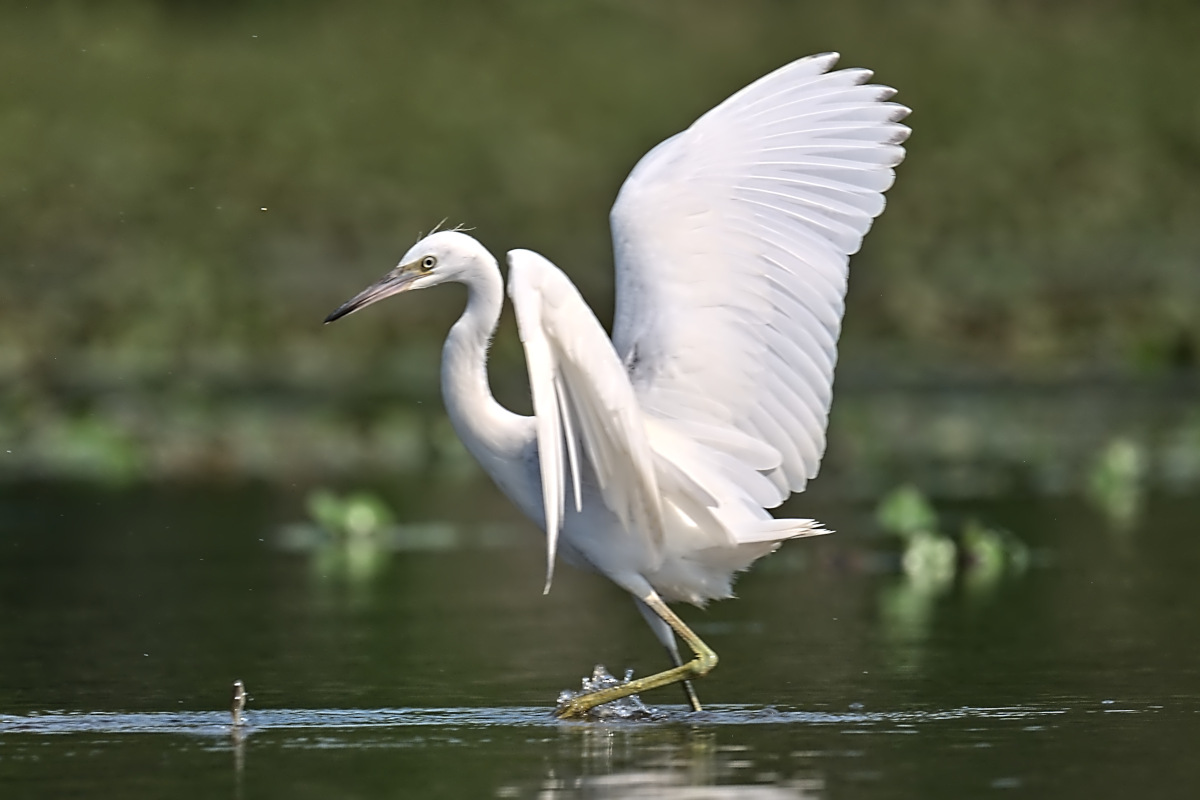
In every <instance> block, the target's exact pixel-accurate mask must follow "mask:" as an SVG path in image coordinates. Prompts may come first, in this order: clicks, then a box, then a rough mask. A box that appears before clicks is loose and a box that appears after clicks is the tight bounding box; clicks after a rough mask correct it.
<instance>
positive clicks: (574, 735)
mask: <svg viewBox="0 0 1200 800" xmlns="http://www.w3.org/2000/svg"><path fill="white" fill-rule="evenodd" d="M756 758H757V756H756V754H755V753H754V751H753V749H752V748H751V747H750V746H748V745H732V744H728V745H722V744H721V743H720V742H719V740H718V734H717V732H716V731H715V730H711V729H696V728H687V729H679V728H661V729H654V730H644V729H638V730H628V729H621V728H607V727H601V726H596V727H592V726H589V727H579V728H576V729H573V730H570V731H567V732H566V733H565V735H564V736H562V737H561V739H560V740H559V752H558V754H557V756H556V758H555V766H554V767H552V768H551V769H550V770H549V771H548V773H547V775H546V778H545V780H544V781H543V782H542V784H541V786H540V787H539V788H540V790H539V791H538V793H537V796H538V797H540V798H546V800H553V799H554V798H581V797H583V798H648V797H655V798H664V799H665V800H684V799H685V798H687V799H688V800H691V799H692V798H701V797H703V798H715V799H716V798H719V799H721V800H748V799H749V798H762V799H763V800H768V798H770V799H771V800H780V799H781V798H806V797H818V796H821V793H822V791H823V789H824V788H825V781H824V779H823V777H822V776H821V774H820V773H819V772H817V771H809V772H807V773H801V774H795V775H789V776H783V775H781V774H780V773H779V771H778V768H777V767H772V766H770V765H766V764H760V763H758V761H757V760H756ZM774 760H776V761H777V760H778V759H774ZM497 794H498V795H499V796H502V797H503V796H510V797H517V796H521V794H522V793H521V792H520V789H519V787H516V786H508V787H501V789H500V790H499V791H498V792H497Z"/></svg>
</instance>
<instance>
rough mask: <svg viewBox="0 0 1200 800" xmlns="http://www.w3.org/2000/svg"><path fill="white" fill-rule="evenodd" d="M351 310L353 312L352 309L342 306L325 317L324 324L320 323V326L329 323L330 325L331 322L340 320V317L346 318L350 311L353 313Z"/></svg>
mask: <svg viewBox="0 0 1200 800" xmlns="http://www.w3.org/2000/svg"><path fill="white" fill-rule="evenodd" d="M353 310H354V309H352V308H347V307H346V306H342V307H341V308H339V309H337V310H336V311H334V312H333V313H332V314H330V315H329V316H328V317H326V318H325V322H324V323H322V324H324V325H328V324H329V323H331V322H336V321H337V320H339V319H341V318H342V317H344V316H346V315H347V314H349V313H350V312H351V311H353Z"/></svg>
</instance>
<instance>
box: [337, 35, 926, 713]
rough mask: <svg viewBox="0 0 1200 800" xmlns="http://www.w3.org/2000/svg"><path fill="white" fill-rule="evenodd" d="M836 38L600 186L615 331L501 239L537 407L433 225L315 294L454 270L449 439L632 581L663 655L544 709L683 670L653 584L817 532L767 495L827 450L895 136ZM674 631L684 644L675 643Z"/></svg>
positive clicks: (884, 103) (687, 635)
mask: <svg viewBox="0 0 1200 800" xmlns="http://www.w3.org/2000/svg"><path fill="white" fill-rule="evenodd" d="M837 58H838V56H837V54H836V53H829V54H824V55H818V56H812V57H809V58H804V59H801V60H799V61H795V62H793V63H791V64H788V65H786V66H784V67H782V68H780V69H778V70H776V71H775V72H772V73H771V74H769V75H767V76H765V77H763V78H761V79H759V80H758V81H756V82H754V83H752V84H751V85H749V86H747V87H746V88H744V89H742V90H741V91H739V92H737V93H736V94H734V95H733V96H732V97H730V98H728V99H727V100H725V101H724V102H723V103H721V104H720V105H718V106H717V107H716V108H714V109H712V110H711V111H709V112H708V113H706V114H704V115H703V116H702V117H700V118H699V119H698V120H697V121H696V122H695V123H693V124H692V125H691V127H689V128H688V129H687V130H685V131H683V132H682V133H680V134H678V135H676V136H673V137H671V138H669V139H667V140H666V141H664V142H663V143H662V144H660V145H658V146H657V147H655V148H654V149H653V150H651V151H650V152H649V153H648V154H646V156H644V157H643V158H642V160H641V161H640V162H638V164H637V166H636V167H634V169H633V172H632V173H631V174H630V175H629V177H628V178H627V179H626V181H625V183H624V185H623V186H622V187H621V190H620V193H619V194H618V196H617V200H616V203H615V204H614V206H613V208H612V213H611V222H612V231H613V243H614V252H615V256H616V270H617V275H616V315H615V320H614V323H613V336H612V341H609V338H608V336H607V335H606V334H605V332H604V329H603V328H602V327H601V325H600V323H599V322H598V321H597V320H596V317H595V316H594V315H593V314H592V312H591V310H590V309H589V308H588V306H587V304H586V303H585V302H584V300H583V299H582V298H581V297H580V295H579V293H578V291H577V290H576V289H575V287H574V285H572V283H571V281H570V279H568V278H567V276H566V275H565V274H563V273H562V272H561V271H559V269H558V268H556V267H555V266H554V265H553V264H551V263H550V262H549V261H547V260H546V259H545V258H543V257H542V256H540V255H538V254H537V253H534V252H532V251H529V250H513V251H511V252H509V253H508V264H509V280H508V294H509V297H510V298H511V299H512V303H513V306H514V308H515V309H516V315H517V323H518V328H519V331H520V336H521V341H522V342H523V344H524V348H525V356H526V361H527V364H528V369H529V382H530V387H531V391H532V395H533V407H534V416H533V417H526V416H522V415H518V414H514V413H513V412H511V411H509V410H507V409H505V408H504V407H502V406H501V405H500V404H499V403H497V402H496V400H495V399H494V398H493V397H492V393H491V390H490V388H489V386H488V378H487V366H486V362H487V351H488V344H489V341H490V338H491V336H492V334H493V332H494V331H495V329H496V324H497V321H498V319H499V317H500V308H501V304H502V302H503V297H502V287H503V279H502V278H501V275H500V270H499V267H498V265H497V263H496V259H495V258H493V257H492V255H491V254H490V253H489V252H488V251H487V250H486V249H485V248H484V247H483V245H481V244H480V243H479V242H478V241H476V240H475V239H474V238H472V237H470V236H468V235H466V234H465V233H461V232H458V231H441V232H437V233H433V234H430V235H429V236H426V237H425V238H423V239H421V241H419V242H417V243H416V244H415V245H413V247H412V248H411V249H410V250H409V251H408V252H407V253H406V254H405V255H404V257H403V258H402V259H401V260H400V263H399V265H398V266H397V267H396V268H395V269H393V270H391V271H390V272H389V273H388V274H387V275H385V276H384V277H383V278H382V279H381V280H380V281H378V282H377V283H375V284H374V285H372V286H370V287H369V288H367V289H366V290H364V291H363V292H361V293H360V294H358V295H357V296H356V297H354V298H353V299H351V300H350V301H349V302H347V303H346V304H344V305H343V306H341V307H340V308H339V309H337V310H336V311H334V312H333V313H332V314H330V315H329V317H328V319H326V322H332V321H333V320H335V319H338V318H339V317H343V316H345V315H346V314H349V313H351V312H353V311H356V310H358V309H361V308H363V307H364V306H367V305H369V304H371V303H373V302H375V301H377V300H381V299H383V298H384V297H388V296H390V295H394V294H397V293H399V292H403V291H408V290H411V289H424V288H427V287H430V286H436V285H438V284H441V283H447V282H458V283H463V284H465V285H466V286H467V289H468V299H467V307H466V311H465V312H464V313H463V315H462V317H460V318H459V320H458V321H457V322H456V323H455V324H454V326H453V327H452V328H451V329H450V334H449V336H448V338H447V339H446V343H445V347H444V349H443V353H442V393H443V396H444V400H445V404H446V410H447V412H448V414H449V417H450V421H451V422H452V423H453V425H454V428H455V430H456V431H457V432H458V435H459V436H460V437H461V438H462V440H463V443H464V444H465V445H466V447H467V449H468V450H469V451H470V452H471V453H472V455H474V456H475V458H477V459H478V460H479V462H480V464H482V466H483V468H484V470H485V471H486V472H487V473H488V474H489V475H490V476H491V477H492V479H493V480H494V481H495V482H496V484H497V485H498V486H499V487H500V488H501V489H502V490H503V491H504V492H505V494H507V495H508V496H509V498H511V499H512V501H513V502H514V503H516V505H517V506H519V507H520V509H521V510H522V511H523V512H525V513H526V514H527V515H529V517H531V518H532V519H533V520H534V521H535V522H536V523H537V524H538V525H539V526H541V527H542V528H543V530H544V531H545V533H546V551H547V564H546V591H549V589H550V581H551V578H552V576H553V571H554V564H555V558H556V557H557V556H561V557H562V558H563V560H565V561H567V562H569V563H572V564H574V565H576V566H579V567H582V568H584V569H590V570H593V571H595V572H598V573H600V574H602V575H605V576H607V577H608V578H610V579H611V580H612V581H614V582H615V583H616V584H617V585H619V586H621V587H622V588H624V589H625V590H626V591H628V592H629V593H630V594H632V595H633V597H634V601H635V603H636V604H637V607H638V609H639V610H640V611H641V613H642V615H643V616H644V617H645V619H646V621H647V622H648V623H649V624H650V627H651V628H652V629H653V630H654V633H655V635H656V636H657V637H658V639H659V641H661V642H662V644H663V645H664V646H665V647H666V648H667V650H668V652H669V653H670V655H671V658H672V660H673V661H674V663H675V667H674V668H673V669H669V670H666V671H664V672H660V673H658V674H655V675H651V676H648V677H645V678H640V679H637V680H634V681H632V682H629V683H627V684H624V685H621V686H617V687H614V688H609V689H604V690H601V691H597V692H593V693H590V694H584V695H581V696H578V697H576V698H575V699H574V700H572V701H570V702H569V703H567V704H566V705H565V706H563V707H560V709H559V712H558V713H559V715H560V716H563V717H577V716H584V715H586V713H587V712H588V711H589V710H590V709H591V708H593V707H595V706H597V705H599V704H601V703H606V702H609V701H611V700H615V699H617V698H619V697H624V696H627V695H630V694H634V693H638V692H642V691H645V690H648V689H652V688H656V687H659V686H664V685H667V684H670V683H676V682H680V681H682V682H683V683H684V687H685V689H686V691H687V695H688V700H689V702H690V703H691V705H692V707H693V708H694V709H697V710H699V708H700V704H699V702H698V700H697V699H696V695H695V692H694V691H692V689H691V685H690V683H689V680H690V679H692V678H697V677H700V676H702V675H704V674H706V673H707V672H708V671H709V670H711V669H712V668H713V667H714V666H715V665H716V663H717V655H716V653H714V652H713V650H712V649H711V648H709V647H708V646H707V645H706V644H705V643H704V642H703V641H701V639H700V638H699V637H698V636H696V634H695V633H693V632H692V631H691V630H690V629H689V628H688V627H687V625H685V624H684V623H683V622H682V620H680V619H679V617H677V616H676V615H675V614H674V613H673V612H672V611H671V609H670V608H669V607H668V606H667V603H668V602H679V601H683V602H688V603H692V604H695V605H703V604H704V603H706V602H707V601H709V600H716V599H721V598H726V597H730V596H732V582H733V577H734V575H735V573H737V572H739V571H741V570H745V569H746V568H747V567H749V566H750V564H751V563H752V562H753V561H754V560H755V559H757V558H759V557H760V556H763V555H766V554H767V553H770V552H772V551H773V550H775V549H776V548H777V547H779V544H780V542H782V541H784V540H787V539H792V538H797V537H801V536H811V535H814V534H819V533H824V532H825V531H824V530H823V529H822V528H821V527H820V525H819V524H818V523H817V522H815V521H813V520H810V519H775V518H773V517H772V516H771V515H770V514H769V513H768V512H767V511H766V509H768V508H773V507H775V506H778V505H779V504H780V503H782V502H783V501H784V500H785V499H786V498H787V497H788V496H789V495H790V494H791V493H792V492H799V491H801V490H803V489H804V486H805V484H806V483H807V481H808V480H809V479H811V478H813V477H814V476H816V474H817V469H818V467H819V465H820V461H821V456H822V455H823V453H824V450H825V427H826V420H827V417H828V412H829V404H830V400H831V397H832V385H833V371H834V363H835V361H836V359H837V338H838V333H839V331H840V327H841V319H842V311H843V299H844V296H845V292H846V280H847V271H848V270H847V264H848V261H849V256H850V255H851V254H852V253H855V252H856V251H857V250H858V248H859V245H860V244H861V242H862V238H863V236H864V234H866V232H867V230H868V229H869V228H870V227H871V223H872V220H874V218H875V217H876V216H878V215H879V214H880V212H882V211H883V207H884V199H883V192H884V191H886V190H887V189H888V188H889V187H890V186H891V185H892V182H893V180H894V178H895V173H894V170H893V168H894V167H895V166H896V165H897V164H899V163H900V161H901V160H902V159H903V158H904V149H903V148H902V147H901V143H902V142H903V141H904V140H905V139H906V138H907V136H908V133H909V129H908V128H907V127H905V126H904V125H901V124H900V123H899V121H900V120H901V119H903V118H904V117H905V116H906V115H907V114H908V109H907V108H905V107H904V106H901V105H897V104H895V103H891V102H888V100H889V98H891V97H892V95H893V94H895V91H894V90H893V89H891V88H888V87H885V86H877V85H870V84H867V80H868V79H869V78H870V77H871V73H870V72H868V71H866V70H861V69H843V70H838V71H833V72H831V71H830V69H831V67H833V65H834V63H835V62H836V61H837ZM675 635H678V636H679V637H680V638H681V639H683V641H684V642H685V643H686V644H687V645H688V647H689V648H690V649H691V651H692V653H693V654H694V656H693V658H692V659H691V660H690V661H687V662H684V661H683V660H682V659H681V658H680V654H679V649H678V646H677V643H676V640H675Z"/></svg>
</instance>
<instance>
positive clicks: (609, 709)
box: [557, 664, 666, 721]
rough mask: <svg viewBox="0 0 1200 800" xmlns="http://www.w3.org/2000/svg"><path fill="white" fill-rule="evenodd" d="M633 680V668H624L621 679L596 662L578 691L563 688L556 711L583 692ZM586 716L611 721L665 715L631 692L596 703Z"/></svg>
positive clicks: (657, 717) (596, 690)
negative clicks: (625, 695)
mask: <svg viewBox="0 0 1200 800" xmlns="http://www.w3.org/2000/svg"><path fill="white" fill-rule="evenodd" d="M631 680H633V670H632V669H627V670H625V677H624V678H623V679H621V680H617V679H616V678H614V677H613V676H612V675H611V674H610V673H609V671H608V670H607V669H606V668H605V667H604V665H603V664H597V665H596V667H595V669H593V670H592V676H591V677H590V678H584V679H583V680H582V681H581V684H582V685H581V688H580V690H579V691H578V692H573V691H571V690H570V689H563V690H562V691H561V692H560V693H559V695H558V707H557V710H558V711H562V710H563V708H565V707H566V705H567V704H568V703H570V702H571V701H572V700H574V699H575V698H577V697H582V696H583V695H585V694H591V693H592V692H599V691H601V690H603V689H611V688H613V687H615V686H624V685H625V684H627V683H629V682H630V681H631ZM587 718H588V719H590V720H593V721H611V720H634V721H644V720H657V719H665V718H666V715H665V714H664V713H663V712H661V711H659V710H658V709H655V708H651V707H650V706H648V705H646V704H645V703H643V702H642V699H641V698H640V697H638V696H637V695H636V694H631V695H629V696H628V697H620V698H617V699H616V700H613V701H611V702H608V703H604V704H603V705H598V706H596V707H595V708H593V709H592V710H591V711H589V712H588V715H587Z"/></svg>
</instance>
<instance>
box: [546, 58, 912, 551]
mask: <svg viewBox="0 0 1200 800" xmlns="http://www.w3.org/2000/svg"><path fill="white" fill-rule="evenodd" d="M836 60H837V55H836V54H825V55H821V56H813V57H811V58H807V59H801V60H799V61H796V62H793V63H791V64H788V65H786V66H784V67H782V68H780V69H779V70H776V71H775V72H773V73H771V74H770V75H767V76H766V77H764V78H762V79H760V80H758V81H756V82H755V83H752V84H751V85H750V86H748V87H746V88H745V89H742V90H741V91H739V92H737V93H735V94H734V95H733V96H731V97H730V98H729V99H728V100H726V101H725V102H723V103H721V104H720V105H718V106H717V107H716V108H714V109H713V110H711V111H709V112H708V113H706V114H704V115H703V116H702V117H700V119H698V120H697V121H696V122H695V123H694V124H693V125H692V126H691V127H689V128H688V129H687V130H686V131H684V132H682V133H680V134H678V135H676V136H674V137H671V138H670V139H668V140H666V141H665V142H663V143H662V144H660V145H659V146H658V147H656V148H654V149H653V150H651V151H650V152H649V153H647V154H646V156H645V157H644V158H643V159H642V160H641V161H640V162H639V163H638V165H637V166H636V167H635V168H634V170H633V172H632V173H631V174H630V176H629V178H628V179H627V180H626V181H625V184H624V185H623V186H622V187H621V192H620V194H619V195H618V197H617V201H616V204H615V205H614V206H613V210H612V227H613V242H614V251H615V253H616V259H617V310H616V318H615V321H614V326H613V327H614V329H613V341H614V345H615V347H616V352H617V354H618V355H619V356H620V359H621V360H622V361H623V363H624V365H625V367H626V369H627V370H628V372H629V375H630V379H631V381H632V386H633V391H634V392H635V393H636V396H637V399H638V401H639V402H640V404H641V407H642V408H643V409H644V411H645V412H646V413H647V414H648V415H650V416H651V417H653V418H655V419H656V420H660V421H662V423H663V424H665V425H668V426H670V425H674V426H676V427H677V428H678V430H680V431H681V432H684V433H685V435H691V436H693V437H694V438H695V439H696V440H697V441H700V442H702V443H703V444H704V445H706V446H707V447H709V448H712V449H713V450H715V451H719V453H720V455H719V456H713V461H712V463H713V465H714V470H715V473H714V474H716V473H719V474H721V475H725V476H727V477H728V476H732V478H731V479H734V480H736V481H737V483H738V485H739V486H740V487H741V489H742V490H743V492H745V493H746V495H748V496H749V497H751V498H752V499H753V502H755V503H760V501H761V506H762V507H771V506H774V505H777V504H778V503H780V502H782V500H783V499H784V498H786V496H787V494H788V493H789V492H790V491H799V490H801V489H803V488H804V486H805V483H806V482H807V480H808V479H809V478H812V477H814V476H815V475H816V474H817V470H818V468H819V465H820V460H821V457H822V455H823V454H824V450H825V427H826V421H827V419H828V413H829V404H830V401H831V399H832V384H833V372H834V366H835V364H836V361H837V339H838V335H839V333H840V329H841V319H842V313H843V310H844V297H845V292H846V281H847V276H848V269H847V265H848V261H849V257H850V255H852V254H853V253H855V252H857V251H858V249H859V247H860V246H861V243H862V238H863V236H864V235H865V234H866V232H867V231H868V230H869V229H870V227H871V223H872V221H873V220H874V218H875V217H876V216H878V215H879V214H880V213H881V212H882V211H883V208H884V198H883V192H884V191H886V190H887V189H888V188H890V187H891V185H892V182H893V181H894V179H895V172H894V167H895V166H896V165H897V164H898V163H900V161H901V160H902V159H903V157H904V149H903V148H902V147H901V146H900V145H901V143H902V142H903V141H904V140H905V138H906V137H907V135H908V128H907V127H905V126H904V125H901V124H899V121H900V120H901V119H903V118H904V117H905V115H907V113H908V109H907V108H905V107H904V106H901V105H897V104H895V103H889V102H886V101H887V100H888V99H889V98H891V97H892V96H893V95H894V94H895V92H894V90H893V89H891V88H889V87H886V86H874V85H870V84H868V83H867V81H868V80H869V79H870V77H871V73H870V72H868V71H867V70H861V69H844V70H838V71H830V70H831V68H832V67H833V65H834V63H835V62H836ZM531 369H532V367H531ZM715 431H721V432H722V433H720V434H717V433H714V432H715ZM750 442H753V444H748V443H750ZM738 465H741V466H740V467H739V466H738ZM750 472H753V473H755V475H756V477H761V478H762V480H759V479H756V478H752V477H749V473H750ZM760 473H761V475H759V474H760ZM756 524H758V523H756ZM764 525H765V526H766V527H763V526H764ZM759 527H760V528H762V530H760V531H759V533H758V534H754V535H756V536H757V535H761V536H766V535H767V533H764V531H766V530H767V529H768V528H770V527H771V525H770V523H769V522H761V524H759ZM785 527H786V526H785Z"/></svg>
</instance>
